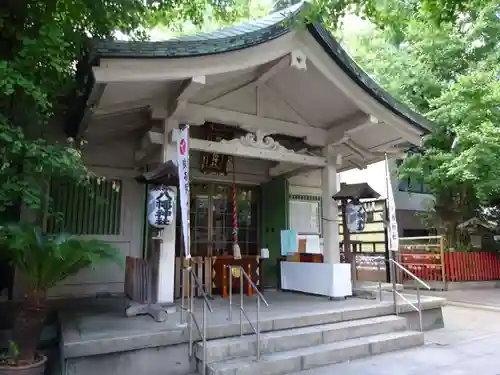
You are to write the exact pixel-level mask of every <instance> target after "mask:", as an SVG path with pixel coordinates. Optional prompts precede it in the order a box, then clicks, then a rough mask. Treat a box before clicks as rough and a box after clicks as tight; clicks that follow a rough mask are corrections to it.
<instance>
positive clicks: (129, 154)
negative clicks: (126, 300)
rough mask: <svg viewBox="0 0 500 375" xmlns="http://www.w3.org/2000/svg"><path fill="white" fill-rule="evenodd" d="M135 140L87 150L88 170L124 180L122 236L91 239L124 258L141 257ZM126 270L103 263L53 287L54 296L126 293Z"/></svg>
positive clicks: (140, 205) (141, 200)
mask: <svg viewBox="0 0 500 375" xmlns="http://www.w3.org/2000/svg"><path fill="white" fill-rule="evenodd" d="M134 142H135V141H134V140H133V139H130V140H129V141H126V140H122V141H120V142H118V141H117V142H112V143H107V144H105V145H101V146H98V147H92V146H91V145H90V144H89V146H88V147H86V149H85V150H84V160H85V163H86V164H87V165H88V166H89V169H90V170H92V171H93V172H95V173H96V174H98V175H101V176H105V177H108V178H117V179H121V180H122V186H121V189H122V209H121V211H122V217H121V223H122V224H121V225H122V227H121V234H120V235H118V236H92V237H95V238H98V239H101V240H103V241H106V242H108V243H110V244H111V245H113V246H115V247H116V248H118V249H119V250H120V252H121V254H122V256H123V258H125V256H127V255H132V256H139V257H140V256H142V233H143V217H144V216H143V215H144V214H143V211H144V187H143V186H142V185H139V184H138V183H137V182H136V181H135V180H134V176H135V174H136V172H135V171H134V150H135V143H134ZM124 278H125V269H124V268H123V267H119V266H117V265H115V264H103V265H100V266H98V267H96V269H94V270H92V269H86V270H82V272H80V273H78V274H77V275H75V276H72V277H70V278H68V279H66V280H65V281H64V282H63V283H61V284H59V285H57V286H56V287H55V288H53V289H52V290H51V291H50V292H49V295H50V296H51V297H80V296H93V295H96V294H97V293H112V294H116V293H123V291H124V289H123V282H124Z"/></svg>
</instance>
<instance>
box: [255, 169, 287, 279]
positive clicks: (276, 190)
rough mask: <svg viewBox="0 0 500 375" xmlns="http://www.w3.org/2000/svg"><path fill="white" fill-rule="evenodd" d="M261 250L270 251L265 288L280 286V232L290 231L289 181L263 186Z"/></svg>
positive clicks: (265, 267)
mask: <svg viewBox="0 0 500 375" xmlns="http://www.w3.org/2000/svg"><path fill="white" fill-rule="evenodd" d="M261 204H262V208H261V215H262V217H261V230H260V236H261V238H260V240H261V241H260V244H261V246H260V247H261V248H268V249H269V259H266V260H264V280H263V283H264V286H265V287H277V286H278V284H279V283H278V268H277V266H278V258H279V257H280V256H281V238H280V231H281V230H283V229H288V180H287V179H285V178H282V177H278V178H275V179H273V180H271V181H269V182H267V183H265V184H262V185H261Z"/></svg>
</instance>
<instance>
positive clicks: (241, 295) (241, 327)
mask: <svg viewBox="0 0 500 375" xmlns="http://www.w3.org/2000/svg"><path fill="white" fill-rule="evenodd" d="M239 267H241V266H239ZM243 280H244V279H243V271H242V270H240V336H243Z"/></svg>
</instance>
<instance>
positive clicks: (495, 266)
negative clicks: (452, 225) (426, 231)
mask: <svg viewBox="0 0 500 375" xmlns="http://www.w3.org/2000/svg"><path fill="white" fill-rule="evenodd" d="M401 240H402V241H401ZM408 240H412V241H408ZM400 241H401V242H402V245H401V246H400V252H399V262H400V263H401V264H402V265H403V266H404V267H406V268H407V269H408V270H409V271H411V272H412V273H413V274H415V276H417V277H419V278H420V279H422V280H426V281H439V282H444V283H446V282H456V281H491V280H499V279H500V258H499V257H498V256H497V255H496V254H495V253H491V252H487V251H474V252H454V251H445V249H444V246H443V240H442V239H441V238H440V237H439V236H433V237H418V238H417V237H413V238H401V239H400ZM408 242H411V244H409V243H408ZM398 276H399V277H400V278H401V279H402V280H403V281H410V280H411V277H410V276H408V275H406V274H401V275H398Z"/></svg>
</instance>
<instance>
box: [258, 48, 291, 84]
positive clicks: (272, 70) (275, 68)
mask: <svg viewBox="0 0 500 375" xmlns="http://www.w3.org/2000/svg"><path fill="white" fill-rule="evenodd" d="M290 63H291V60H290V55H286V56H285V57H283V58H282V59H280V60H279V61H278V62H276V63H274V64H267V65H265V66H263V67H262V68H261V69H259V77H258V78H257V79H256V81H255V84H256V85H257V86H262V85H264V84H266V82H267V81H269V80H270V79H271V78H272V77H274V76H275V75H276V74H278V73H279V72H280V71H281V70H283V69H285V68H287V67H289V66H290Z"/></svg>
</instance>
